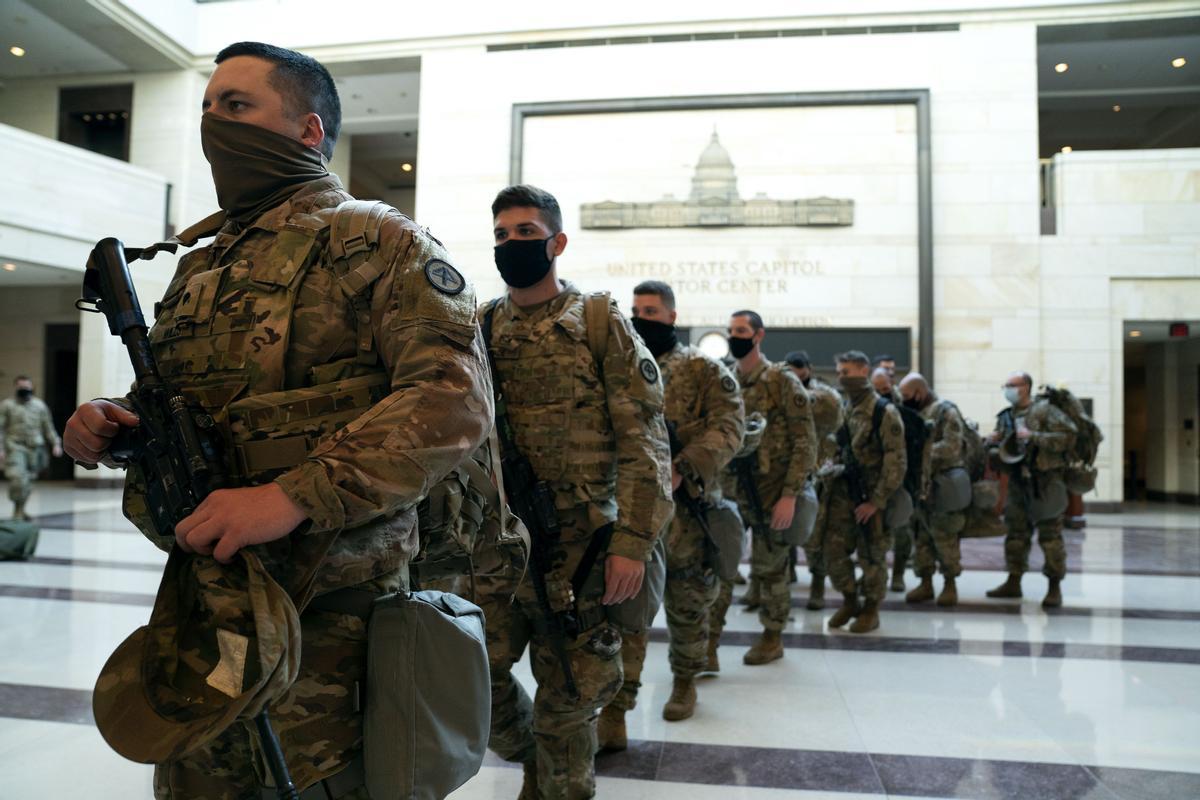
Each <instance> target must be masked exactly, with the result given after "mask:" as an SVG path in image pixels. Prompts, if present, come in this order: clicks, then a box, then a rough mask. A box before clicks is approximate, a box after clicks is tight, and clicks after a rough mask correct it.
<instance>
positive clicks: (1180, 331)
mask: <svg viewBox="0 0 1200 800" xmlns="http://www.w3.org/2000/svg"><path fill="white" fill-rule="evenodd" d="M1187 337H1188V324H1187V323H1186V322H1172V323H1171V338H1172V339H1186V338H1187Z"/></svg>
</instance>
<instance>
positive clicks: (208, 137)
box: [200, 114, 329, 224]
mask: <svg viewBox="0 0 1200 800" xmlns="http://www.w3.org/2000/svg"><path fill="white" fill-rule="evenodd" d="M200 144H201V146H202V147H203V148H204V157H205V158H207V159H208V163H209V165H210V166H211V167H212V176H213V184H214V185H215V186H216V189H217V203H218V205H220V206H221V208H222V209H224V210H225V211H227V212H228V213H229V216H230V218H232V219H234V220H236V221H237V222H240V223H242V224H246V223H249V222H252V221H253V220H255V219H256V218H257V217H259V216H261V215H262V214H263V213H264V212H266V211H268V210H269V209H271V208H274V207H275V206H277V205H279V204H280V203H282V202H283V201H284V200H286V199H287V198H289V197H291V196H292V195H293V194H295V192H296V191H297V190H298V189H300V188H301V187H303V186H304V185H305V184H308V183H311V182H313V181H316V180H320V179H321V178H327V177H329V170H328V169H327V168H326V163H325V157H324V156H322V155H321V153H320V152H318V151H316V150H314V149H312V148H311V147H306V146H305V145H303V144H301V143H300V142H298V141H296V140H295V139H290V138H288V137H287V136H284V135H282V134H279V133H275V131H269V130H267V129H266V128H260V127H258V126H257V125H249V124H247V123H245V122H233V121H231V120H227V119H220V118H218V117H214V116H212V115H211V114H205V115H203V116H202V117H201V118H200Z"/></svg>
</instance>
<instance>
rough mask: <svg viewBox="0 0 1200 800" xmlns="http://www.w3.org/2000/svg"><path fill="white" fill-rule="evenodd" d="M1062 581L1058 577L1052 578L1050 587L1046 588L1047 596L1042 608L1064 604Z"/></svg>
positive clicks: (1057, 606)
mask: <svg viewBox="0 0 1200 800" xmlns="http://www.w3.org/2000/svg"><path fill="white" fill-rule="evenodd" d="M1060 583H1061V581H1060V580H1059V579H1058V578H1051V579H1050V588H1048V589H1047V590H1046V597H1045V599H1043V600H1042V608H1059V607H1060V606H1062V589H1061V588H1060V587H1059V584H1060Z"/></svg>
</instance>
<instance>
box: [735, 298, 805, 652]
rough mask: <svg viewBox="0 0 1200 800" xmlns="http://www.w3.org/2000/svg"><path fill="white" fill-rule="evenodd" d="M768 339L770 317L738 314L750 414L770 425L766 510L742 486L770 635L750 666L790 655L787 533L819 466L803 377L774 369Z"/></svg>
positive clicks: (763, 487)
mask: <svg viewBox="0 0 1200 800" xmlns="http://www.w3.org/2000/svg"><path fill="white" fill-rule="evenodd" d="M765 337H766V328H764V327H763V322H762V317H760V316H759V315H758V314H757V313H756V312H754V311H749V310H745V311H737V312H734V314H733V315H732V317H731V318H730V321H729V350H730V353H732V355H733V357H734V358H736V359H737V376H738V381H739V383H740V384H741V387H742V400H743V402H744V403H745V404H746V414H748V415H749V414H752V413H759V414H762V415H763V417H765V418H766V421H767V428H766V434H765V436H764V437H763V442H762V444H761V445H760V446H759V448H758V452H757V454H756V457H755V463H754V468H753V470H752V475H753V482H754V484H755V485H756V487H757V492H758V499H759V502H760V503H761V507H755V505H754V503H753V502H752V501H751V499H750V497H749V496H748V492H747V490H746V487H741V486H739V487H738V491H737V501H738V506H739V507H740V508H741V511H742V519H744V520H745V521H746V522H747V523H749V524H750V526H751V528H752V530H753V538H752V539H751V554H750V576H751V579H754V578H757V579H758V581H759V595H760V596H759V599H760V602H761V605H760V607H759V611H758V619H759V622H761V623H762V626H763V634H762V636H760V637H759V639H758V641H756V642H755V643H754V645H752V646H751V648H750V650H749V651H747V652H746V654H745V655H744V656H743V657H742V661H743V662H744V663H746V664H749V665H758V664H766V663H769V662H771V661H774V660H776V659H779V658H783V639H782V635H781V634H782V631H783V628H784V626H785V625H786V624H787V621H788V615H789V613H790V612H791V606H792V594H791V590H790V589H789V588H788V559H789V555H790V551H791V548H790V547H789V546H788V545H787V544H786V543H785V542H784V540H783V532H784V531H786V530H787V529H788V528H789V527H790V526H791V524H792V520H793V517H794V516H795V513H796V497H797V495H799V494H800V493H801V492H803V491H804V485H805V483H806V482H807V481H808V479H809V476H810V475H811V474H812V472H813V468H814V467H815V466H816V461H817V433H816V428H815V426H814V425H813V415H812V403H811V401H810V399H809V395H808V391H807V390H805V388H804V385H803V384H802V383H800V379H799V378H797V377H796V375H795V374H794V373H793V372H792V371H791V369H789V368H788V366H787V365H786V364H782V363H781V364H773V363H771V362H770V361H768V360H767V359H766V358H765V357H764V356H763V354H762V351H761V349H760V347H761V344H762V341H763V339H764V338H765Z"/></svg>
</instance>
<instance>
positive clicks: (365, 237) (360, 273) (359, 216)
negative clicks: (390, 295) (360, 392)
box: [329, 200, 392, 366]
mask: <svg viewBox="0 0 1200 800" xmlns="http://www.w3.org/2000/svg"><path fill="white" fill-rule="evenodd" d="M391 210H392V209H391V206H389V205H388V204H387V203H384V202H383V201H381V200H347V201H345V202H343V203H341V204H340V205H338V207H337V208H336V209H334V212H333V221H332V222H331V223H330V225H329V255H330V260H331V261H332V263H333V268H334V274H335V275H337V279H338V288H339V289H341V291H342V294H344V295H345V296H346V299H347V300H349V301H350V304H351V306H353V308H354V327H355V339H356V342H357V347H358V363H360V364H364V365H367V366H370V365H373V364H374V363H375V362H376V361H377V360H378V358H379V356H378V354H377V353H376V352H375V334H374V332H373V331H372V330H371V298H370V295H369V293H368V292H367V290H368V289H369V288H370V287H371V285H372V284H374V283H375V281H377V280H379V278H380V276H381V275H383V273H384V272H386V271H387V268H388V265H387V261H386V260H385V259H384V258H383V257H381V256H380V255H379V232H380V230H381V229H382V228H383V221H384V219H385V218H386V217H387V216H388V214H389V213H391Z"/></svg>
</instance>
